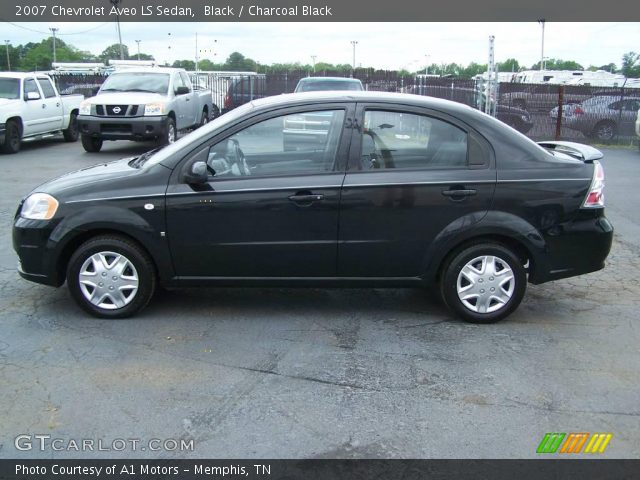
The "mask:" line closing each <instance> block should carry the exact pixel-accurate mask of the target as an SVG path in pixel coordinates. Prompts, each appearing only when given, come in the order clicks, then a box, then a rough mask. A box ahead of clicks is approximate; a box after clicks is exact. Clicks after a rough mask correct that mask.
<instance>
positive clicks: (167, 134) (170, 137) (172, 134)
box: [158, 117, 178, 146]
mask: <svg viewBox="0 0 640 480" xmlns="http://www.w3.org/2000/svg"><path fill="white" fill-rule="evenodd" d="M177 139H178V131H177V130H176V121H175V120H174V119H173V118H171V117H168V118H167V124H166V126H165V129H164V134H163V135H162V136H161V137H159V138H158V145H160V146H162V145H169V144H170V143H173V142H175V141H176V140H177Z"/></svg>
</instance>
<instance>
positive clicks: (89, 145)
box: [82, 135, 102, 153]
mask: <svg viewBox="0 0 640 480" xmlns="http://www.w3.org/2000/svg"><path fill="white" fill-rule="evenodd" d="M82 147H83V148H84V149H85V151H87V152H89V153H97V152H99V151H100V149H101V148H102V139H101V138H95V137H92V136H90V135H82Z"/></svg>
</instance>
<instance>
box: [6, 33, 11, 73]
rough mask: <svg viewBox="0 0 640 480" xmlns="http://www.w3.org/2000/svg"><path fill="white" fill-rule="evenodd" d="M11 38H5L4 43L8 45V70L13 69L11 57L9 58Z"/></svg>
mask: <svg viewBox="0 0 640 480" xmlns="http://www.w3.org/2000/svg"><path fill="white" fill-rule="evenodd" d="M10 43H11V40H5V41H4V45H5V46H6V47H7V72H9V71H11V58H9V44H10Z"/></svg>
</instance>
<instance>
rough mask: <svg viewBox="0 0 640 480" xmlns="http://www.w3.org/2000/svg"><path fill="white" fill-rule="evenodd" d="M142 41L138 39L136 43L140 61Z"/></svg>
mask: <svg viewBox="0 0 640 480" xmlns="http://www.w3.org/2000/svg"><path fill="white" fill-rule="evenodd" d="M140 42H141V40H136V43H137V44H138V61H140Z"/></svg>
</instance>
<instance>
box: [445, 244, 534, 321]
mask: <svg viewBox="0 0 640 480" xmlns="http://www.w3.org/2000/svg"><path fill="white" fill-rule="evenodd" d="M483 256H493V257H496V258H497V259H498V260H499V262H498V263H500V262H502V264H501V266H504V264H506V265H508V267H509V268H510V269H511V271H512V273H513V280H512V282H513V286H512V288H513V289H512V293H511V296H510V298H509V300H508V301H506V302H505V303H504V304H503V305H502V306H501V307H500V306H499V305H498V306H497V305H495V304H493V305H492V304H490V305H489V308H494V307H497V309H496V310H495V311H491V312H487V313H480V312H477V311H473V310H472V309H471V308H469V307H467V306H466V305H465V304H464V303H463V301H462V300H461V299H460V297H459V296H458V277H459V276H460V272H461V270H462V269H463V268H464V267H465V266H466V265H467V264H468V263H469V262H471V261H473V260H474V259H476V258H479V257H483ZM498 275H500V271H499V272H498ZM498 275H496V277H489V278H490V279H491V280H489V279H487V283H486V284H485V285H487V287H485V288H486V289H487V290H488V289H490V288H496V289H497V288H499V283H498V282H500V279H499V277H498ZM464 281H466V282H467V283H470V282H468V280H464ZM494 282H496V283H495V284H494ZM478 285H479V286H480V284H478ZM462 286H464V285H462ZM507 286H508V288H510V287H511V286H509V285H508V284H507ZM526 288H527V275H526V271H525V268H524V266H523V262H522V260H521V259H519V258H518V256H517V255H516V254H515V253H514V252H513V251H511V249H509V248H507V247H506V246H504V245H501V244H498V243H492V242H482V243H476V244H473V245H470V246H467V247H465V248H463V249H461V250H458V251H456V252H454V253H453V254H452V255H450V256H449V258H448V260H447V261H446V262H445V265H444V268H443V270H442V275H441V278H440V293H441V295H442V299H443V301H444V303H445V304H446V305H447V306H448V307H449V308H450V309H451V310H453V312H455V313H456V315H458V316H459V317H460V318H462V319H463V320H464V321H466V322H469V323H494V322H498V321H500V320H502V319H503V318H506V317H507V316H509V315H510V314H511V313H513V311H514V310H515V309H516V308H518V305H520V302H521V301H522V298H523V296H524V292H525V290H526ZM480 291H481V292H483V293H484V290H480ZM485 297H486V298H489V299H491V297H492V295H491V294H490V293H487V294H486V295H485ZM478 301H479V298H478V299H476V300H475V302H476V305H477V302H478ZM490 301H491V302H493V301H494V300H490ZM467 302H468V303H471V302H470V301H469V300H467ZM496 303H497V302H496ZM472 306H474V307H475V305H472Z"/></svg>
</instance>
